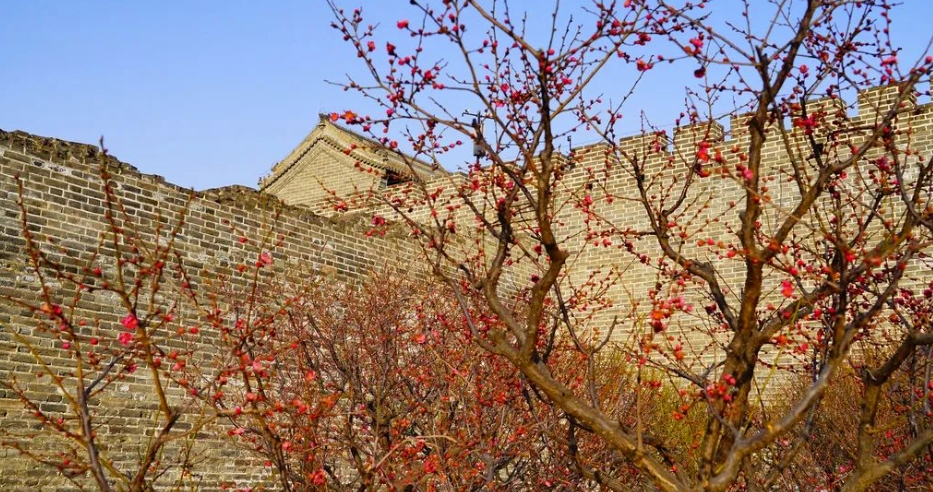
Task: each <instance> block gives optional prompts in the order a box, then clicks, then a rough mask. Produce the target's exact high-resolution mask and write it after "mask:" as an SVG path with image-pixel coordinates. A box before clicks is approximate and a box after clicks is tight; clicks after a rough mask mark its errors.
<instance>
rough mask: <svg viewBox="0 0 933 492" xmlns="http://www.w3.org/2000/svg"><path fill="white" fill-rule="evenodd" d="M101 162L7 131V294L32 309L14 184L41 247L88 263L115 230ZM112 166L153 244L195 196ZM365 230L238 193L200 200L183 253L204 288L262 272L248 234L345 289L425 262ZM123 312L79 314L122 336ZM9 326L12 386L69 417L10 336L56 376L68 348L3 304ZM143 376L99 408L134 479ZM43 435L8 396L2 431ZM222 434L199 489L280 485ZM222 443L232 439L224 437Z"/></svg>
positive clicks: (146, 421)
mask: <svg viewBox="0 0 933 492" xmlns="http://www.w3.org/2000/svg"><path fill="white" fill-rule="evenodd" d="M101 161H102V159H101V156H100V155H99V154H98V153H97V152H96V150H95V149H94V148H93V147H90V146H85V145H79V144H69V143H65V142H61V141H57V140H52V139H43V138H40V137H34V136H31V135H26V134H18V133H6V132H0V208H2V211H0V231H2V234H3V236H2V241H0V293H2V294H3V295H9V296H11V297H14V298H20V299H25V300H37V299H38V298H37V287H38V284H37V282H36V279H35V277H34V276H31V275H29V274H28V271H27V269H26V268H25V265H24V261H25V255H24V240H23V238H22V236H21V233H20V213H19V210H18V207H17V204H16V203H17V191H16V189H17V187H16V183H15V180H14V176H19V177H20V178H22V180H23V182H24V187H25V190H24V191H25V203H26V206H27V208H28V210H29V213H30V216H31V217H30V225H31V227H32V230H33V233H34V235H35V237H36V238H38V239H40V240H42V239H44V238H45V237H46V236H49V237H52V238H54V239H56V240H57V241H58V243H59V244H60V245H61V246H63V247H65V248H67V249H68V250H69V251H71V252H72V253H74V254H75V255H78V257H81V258H87V256H88V255H89V254H90V251H91V250H92V249H93V247H94V245H96V244H97V242H98V239H99V237H100V235H101V234H102V233H103V231H104V230H105V229H106V225H105V216H104V204H103V199H104V195H103V193H102V191H101V189H102V188H101V181H100V178H99V177H98V176H99V174H98V166H99V162H101ZM107 166H108V170H109V172H110V173H111V175H112V177H113V184H114V186H115V189H116V193H117V194H118V195H119V196H120V197H121V198H122V199H123V201H124V203H125V205H126V207H127V212H128V213H129V214H130V215H131V216H132V217H133V220H134V221H135V222H136V224H137V225H138V226H139V228H140V230H141V231H144V232H143V236H144V237H148V239H149V240H152V239H153V237H152V234H151V232H145V231H152V230H153V228H154V225H155V224H156V222H157V221H161V222H162V223H163V224H166V223H172V221H173V220H174V219H175V217H177V216H178V214H179V213H180V212H181V211H182V210H183V208H184V207H185V203H186V202H187V201H188V198H189V196H190V191H188V190H185V189H182V188H180V187H177V186H174V185H172V184H169V183H166V182H164V180H162V179H161V178H160V177H158V176H152V175H146V174H142V173H140V172H138V171H137V170H136V169H134V168H133V167H131V166H128V165H125V164H122V163H119V162H118V161H116V160H115V159H109V160H107ZM277 213H278V214H279V215H278V222H277V224H275V226H274V227H273V226H272V224H273V217H275V216H276V214H277ZM363 220H365V219H363ZM364 227H365V223H361V222H360V221H359V220H357V219H354V218H353V217H342V218H339V219H328V218H323V217H320V216H316V215H314V214H313V213H311V212H308V211H306V210H303V209H300V208H294V207H288V206H284V205H283V204H282V203H281V202H279V201H278V200H276V199H274V198H272V197H271V196H268V195H265V196H264V195H261V194H259V193H258V192H256V191H254V190H250V189H247V188H242V187H230V188H222V189H217V190H210V191H206V192H199V193H196V194H195V195H194V197H193V198H192V200H191V204H190V207H189V210H188V215H187V218H186V220H185V225H184V227H183V228H182V230H181V236H180V237H181V239H180V241H181V242H180V243H179V244H178V247H179V250H180V251H182V253H183V254H184V256H185V262H186V264H187V265H188V266H189V267H190V272H191V273H192V274H193V275H195V278H196V279H199V281H200V282H202V283H204V282H206V281H207V279H209V278H212V277H213V276H214V275H216V274H218V273H221V272H226V273H231V272H232V273H233V274H234V275H235V270H234V269H233V267H234V266H235V265H236V264H238V263H241V262H246V263H250V262H254V261H255V255H256V251H255V247H254V246H251V245H249V244H247V245H243V244H241V243H239V242H238V238H239V237H240V236H241V235H243V236H246V237H250V238H254V239H255V238H258V237H261V236H262V234H263V233H264V231H268V230H270V229H273V230H274V231H275V233H281V234H283V235H284V237H283V246H282V248H281V251H283V252H286V253H276V254H275V267H276V268H277V269H278V270H279V271H280V273H283V274H287V273H289V272H290V271H295V270H296V269H297V267H302V268H307V269H323V270H324V272H325V274H327V275H330V277H331V278H333V280H334V281H343V280H348V279H351V278H359V277H360V276H362V275H366V274H367V273H368V272H369V271H371V270H373V269H379V268H382V267H384V266H385V265H386V264H387V263H388V264H393V263H395V262H396V261H401V262H402V263H403V264H405V265H406V267H407V268H410V267H411V265H412V264H413V261H412V258H413V257H414V255H415V252H414V251H413V250H412V248H411V247H410V246H409V244H408V243H407V242H405V241H399V240H397V238H395V237H394V236H393V233H392V232H391V231H390V233H389V234H388V235H386V236H376V237H372V238H367V237H366V236H365V235H364ZM251 247H252V248H253V249H251ZM49 251H52V250H49ZM233 282H234V283H235V284H239V285H245V283H246V282H247V279H246V278H243V277H236V276H234V277H233ZM204 285H205V286H206V284H204ZM205 289H206V287H205ZM204 291H205V290H202V292H204ZM122 314H125V313H123V309H122V308H121V307H120V305H119V303H118V302H116V300H115V299H113V298H112V297H111V296H107V295H104V294H98V293H94V294H91V295H87V296H86V297H84V300H83V301H82V303H81V304H80V309H79V311H78V315H79V316H85V317H88V318H90V317H92V316H97V317H99V318H100V319H101V320H102V323H103V324H104V326H113V327H116V326H119V324H118V323H119V319H120V317H121V316H122ZM188 314H189V315H190V314H191V313H188ZM180 319H181V317H180ZM0 324H2V325H3V329H2V330H0V380H3V381H9V380H10V379H11V378H14V377H15V378H16V379H18V380H19V381H20V382H22V383H24V384H26V385H27V387H28V395H29V396H30V398H32V399H34V400H35V401H39V402H45V403H43V404H42V408H43V409H45V410H48V411H50V412H53V413H55V412H57V411H61V410H64V405H63V404H62V398H61V396H60V395H58V394H56V393H55V390H54V388H53V387H52V386H51V385H49V384H48V383H47V382H46V381H47V379H46V380H42V379H38V378H37V377H36V372H37V367H36V366H35V365H34V363H33V362H32V361H31V358H30V357H29V356H28V354H26V353H24V352H23V351H22V348H18V347H17V344H16V343H14V341H13V340H11V337H10V332H9V330H10V329H12V330H17V331H18V332H19V333H21V334H23V335H24V336H26V337H28V338H29V339H31V340H33V341H34V342H35V343H37V344H38V345H39V346H40V347H42V350H43V351H44V352H43V353H44V354H45V355H47V356H49V357H50V360H51V361H52V364H53V368H54V369H55V370H58V371H66V370H67V369H68V367H69V365H70V361H69V360H68V359H67V358H65V357H63V356H62V355H61V354H62V353H63V352H62V351H61V349H60V348H59V347H57V346H53V345H52V340H49V339H47V337H45V336H44V335H43V334H41V333H37V332H36V331H35V329H34V328H35V325H36V320H35V319H34V318H33V317H32V315H31V313H29V312H28V311H24V310H22V309H18V308H15V307H13V306H11V305H9V304H7V303H2V304H0ZM211 336H212V334H211V333H209V332H202V340H204V342H203V347H202V348H203V350H204V351H205V360H210V357H209V354H210V353H211V352H210V351H211V350H212V349H211V346H212V345H213V343H212V342H211V340H210V337H211ZM135 374H136V377H135V378H133V379H127V380H126V381H121V382H120V383H118V384H117V385H116V386H114V387H113V391H109V392H107V393H106V394H105V395H103V396H101V397H100V398H99V404H98V407H97V410H98V411H99V412H100V413H101V416H102V418H101V420H100V421H99V422H100V423H101V424H102V425H103V427H102V428H101V429H100V431H99V434H100V441H101V442H102V443H104V444H105V445H107V446H108V449H109V453H111V455H112V456H115V457H116V458H117V460H118V463H128V464H129V465H128V468H127V469H128V470H132V468H131V467H130V465H131V464H132V461H133V459H134V458H135V457H136V456H137V455H138V453H139V452H140V449H141V446H142V445H144V443H145V439H146V436H147V435H149V434H151V432H152V417H153V415H154V411H155V409H156V407H155V402H154V400H153V397H152V390H151V386H150V385H149V383H148V380H147V376H146V375H147V374H148V373H147V372H146V371H145V370H139V371H137V372H136V373H135ZM175 396H176V397H177V396H178V395H177V394H175ZM193 421H194V416H193V415H188V416H186V420H185V422H184V425H190V424H191V423H193ZM35 426H36V423H35V421H34V420H33V419H32V418H31V417H30V416H28V415H27V413H26V412H25V410H24V409H23V406H22V404H21V403H20V402H19V401H18V400H16V398H15V395H14V394H12V393H11V392H10V391H7V390H5V389H0V430H3V431H11V432H13V433H14V434H16V435H19V436H21V437H24V436H28V434H29V433H30V432H32V431H33V430H34V429H35ZM147 433H149V434H147ZM211 435H212V434H211V433H210V432H206V433H205V435H204V436H202V437H201V438H199V439H197V442H196V443H195V448H196V450H197V451H198V452H199V453H204V454H203V455H202V456H201V457H199V461H200V460H204V461H201V462H200V463H199V464H198V466H196V467H195V470H194V480H195V482H197V483H198V484H199V485H200V490H219V487H220V483H221V482H222V481H237V482H239V483H240V484H241V485H249V484H253V485H256V484H261V483H264V482H265V483H267V484H268V480H267V479H264V478H263V477H266V476H267V475H268V474H267V470H265V468H264V467H263V466H262V464H261V463H259V462H257V461H256V460H255V459H254V458H251V457H250V456H249V455H248V454H246V453H244V452H242V451H240V450H239V449H238V448H237V447H235V446H233V445H232V444H231V443H229V442H226V441H223V440H218V439H216V438H212V437H210V436H211ZM213 435H223V432H220V433H214V434H213ZM36 442H42V441H36ZM172 452H176V453H177V447H172V448H170V449H169V455H168V456H167V457H166V460H168V457H170V456H171V453H172ZM0 459H2V463H3V464H2V466H0V489H2V490H23V491H27V490H29V491H32V490H69V489H70V488H69V487H68V486H67V484H66V483H65V482H64V480H63V478H62V477H61V476H58V475H57V474H56V472H55V471H54V470H53V469H51V468H48V467H44V466H39V465H37V464H35V463H33V462H31V461H30V460H28V459H25V458H22V457H21V456H19V455H18V454H17V453H15V452H13V451H10V450H8V449H4V450H0ZM162 483H163V484H164V483H165V481H163V482H162ZM168 483H169V484H170V483H171V482H168Z"/></svg>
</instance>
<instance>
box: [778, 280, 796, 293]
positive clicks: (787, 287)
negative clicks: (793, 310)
mask: <svg viewBox="0 0 933 492" xmlns="http://www.w3.org/2000/svg"><path fill="white" fill-rule="evenodd" d="M781 294H782V295H783V296H784V297H790V296H792V295H794V284H792V283H791V282H790V280H785V281H783V282H781Z"/></svg>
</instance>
